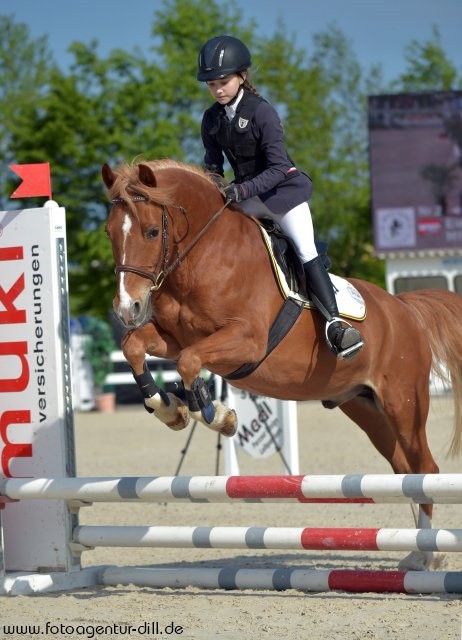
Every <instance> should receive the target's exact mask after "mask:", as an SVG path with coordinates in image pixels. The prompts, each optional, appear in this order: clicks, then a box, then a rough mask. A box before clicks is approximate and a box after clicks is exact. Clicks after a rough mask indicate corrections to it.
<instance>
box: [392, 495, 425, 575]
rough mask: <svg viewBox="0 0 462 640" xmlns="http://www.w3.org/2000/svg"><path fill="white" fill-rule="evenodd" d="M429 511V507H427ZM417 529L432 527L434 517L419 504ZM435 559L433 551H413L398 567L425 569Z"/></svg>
mask: <svg viewBox="0 0 462 640" xmlns="http://www.w3.org/2000/svg"><path fill="white" fill-rule="evenodd" d="M427 511H428V507H427ZM416 527H417V529H431V528H432V519H431V515H429V514H427V513H426V512H425V511H424V509H423V506H422V505H421V504H420V505H419V514H418V517H417V522H416ZM432 560H433V552H432V551H425V550H423V549H422V550H419V551H411V553H410V554H408V555H407V556H406V557H405V558H403V559H402V560H401V561H400V563H399V565H398V568H399V569H401V570H402V571H407V570H412V571H423V570H424V569H428V567H429V566H430V563H431V561H432Z"/></svg>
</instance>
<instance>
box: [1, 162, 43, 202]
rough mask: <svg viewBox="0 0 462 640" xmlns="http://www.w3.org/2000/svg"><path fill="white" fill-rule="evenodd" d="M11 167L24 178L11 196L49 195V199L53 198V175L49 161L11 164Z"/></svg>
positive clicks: (31, 196)
mask: <svg viewBox="0 0 462 640" xmlns="http://www.w3.org/2000/svg"><path fill="white" fill-rule="evenodd" d="M9 168H10V169H11V170H12V171H14V172H15V173H16V174H17V175H18V176H19V177H20V178H22V180H23V181H22V182H21V184H20V185H19V187H18V188H17V189H16V191H14V192H13V193H12V194H11V196H10V197H11V198H33V197H35V196H48V199H49V200H51V176H50V164H49V163H48V162H41V163H38V164H10V165H9Z"/></svg>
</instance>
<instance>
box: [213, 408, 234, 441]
mask: <svg viewBox="0 0 462 640" xmlns="http://www.w3.org/2000/svg"><path fill="white" fill-rule="evenodd" d="M217 431H218V433H221V435H222V436H225V437H226V438H232V437H233V436H234V435H235V433H236V431H237V415H236V412H235V411H234V409H227V408H225V410H224V412H222V415H221V416H220V421H219V427H218V429H217Z"/></svg>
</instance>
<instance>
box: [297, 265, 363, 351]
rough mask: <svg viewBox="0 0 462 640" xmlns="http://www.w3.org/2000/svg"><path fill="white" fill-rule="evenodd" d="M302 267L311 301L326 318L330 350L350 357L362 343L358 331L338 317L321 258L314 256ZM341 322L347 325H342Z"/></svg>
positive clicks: (332, 288)
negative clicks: (311, 297)
mask: <svg viewBox="0 0 462 640" xmlns="http://www.w3.org/2000/svg"><path fill="white" fill-rule="evenodd" d="M303 269H304V271H305V276H306V286H307V288H308V291H310V292H311V293H312V294H313V296H315V298H313V303H314V304H315V306H316V308H317V309H318V311H320V312H321V314H322V315H323V316H324V317H325V318H326V320H327V324H326V338H327V343H328V345H329V347H330V349H331V351H332V352H333V353H334V354H335V355H336V356H337V358H342V359H347V358H352V357H353V356H355V355H356V354H357V353H358V351H360V349H362V347H363V346H364V343H363V341H362V338H361V334H360V333H359V331H358V330H357V329H355V328H354V327H352V326H351V325H350V324H349V323H348V322H345V321H343V320H341V319H340V318H339V313H338V307H337V300H336V299H335V292H334V287H333V284H332V282H331V279H330V277H329V274H328V273H327V271H326V268H325V267H324V264H323V262H322V258H321V257H320V256H316V258H314V259H313V260H310V261H309V262H305V264H304V265H303ZM318 303H320V304H318ZM320 305H322V307H324V309H322V308H321V306H320ZM326 312H327V314H326ZM342 323H344V324H346V325H347V326H346V327H343V326H342Z"/></svg>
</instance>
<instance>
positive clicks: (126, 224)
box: [119, 213, 132, 309]
mask: <svg viewBox="0 0 462 640" xmlns="http://www.w3.org/2000/svg"><path fill="white" fill-rule="evenodd" d="M131 228H132V221H131V219H130V216H129V215H128V213H126V214H125V216H124V221H123V223H122V234H123V239H124V241H123V253H122V260H121V262H122V264H125V260H126V253H125V245H126V243H127V238H128V236H129V235H130V231H131ZM130 302H131V297H130V295H129V294H128V292H127V290H126V289H125V273H124V272H123V271H122V272H121V273H120V275H119V307H120V309H128V308H129V307H130Z"/></svg>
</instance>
